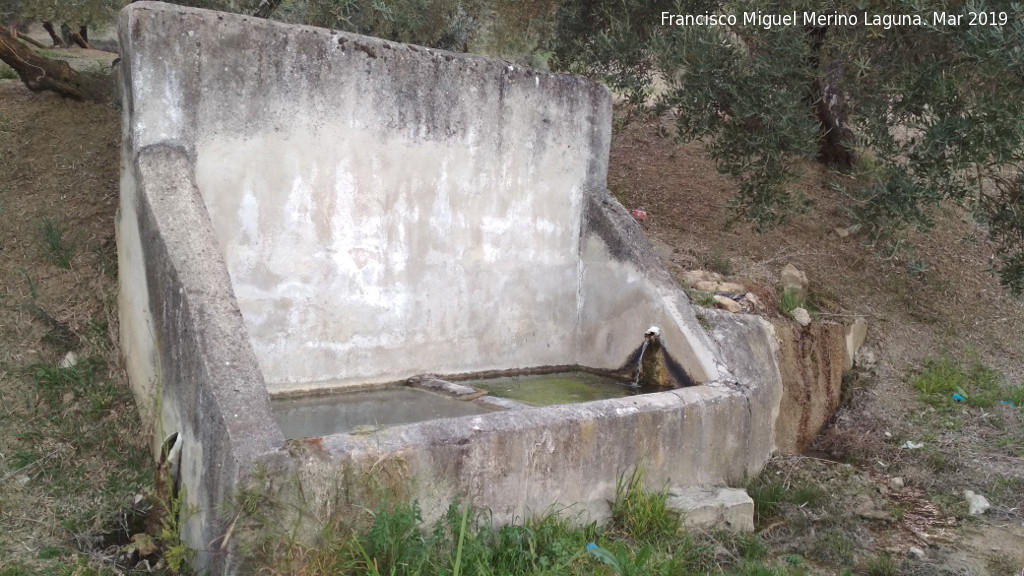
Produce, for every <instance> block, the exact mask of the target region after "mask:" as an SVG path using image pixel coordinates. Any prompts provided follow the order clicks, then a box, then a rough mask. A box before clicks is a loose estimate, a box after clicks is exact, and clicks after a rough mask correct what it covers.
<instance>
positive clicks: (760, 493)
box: [747, 478, 786, 522]
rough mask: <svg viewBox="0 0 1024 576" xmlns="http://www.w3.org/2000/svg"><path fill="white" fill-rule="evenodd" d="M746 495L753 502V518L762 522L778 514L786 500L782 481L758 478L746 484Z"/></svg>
mask: <svg viewBox="0 0 1024 576" xmlns="http://www.w3.org/2000/svg"><path fill="white" fill-rule="evenodd" d="M747 494H749V495H750V498H751V499H752V500H753V501H754V517H755V518H756V519H757V521H758V522H763V521H764V520H765V519H767V518H771V517H772V516H774V515H775V514H777V513H778V511H779V506H781V505H782V503H783V502H785V500H786V486H785V484H783V482H782V480H778V479H775V478H772V479H767V480H766V479H762V478H759V479H756V480H754V481H752V482H750V483H749V484H747Z"/></svg>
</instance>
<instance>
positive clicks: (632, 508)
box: [611, 467, 682, 544]
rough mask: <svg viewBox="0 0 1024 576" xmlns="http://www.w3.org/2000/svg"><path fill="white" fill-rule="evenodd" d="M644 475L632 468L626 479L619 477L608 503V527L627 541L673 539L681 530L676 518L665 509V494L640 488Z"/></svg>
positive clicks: (666, 504)
mask: <svg viewBox="0 0 1024 576" xmlns="http://www.w3.org/2000/svg"><path fill="white" fill-rule="evenodd" d="M643 479H644V471H643V469H642V468H639V467H638V468H634V469H633V471H632V473H630V475H629V478H626V476H625V473H623V474H620V475H619V479H618V482H617V483H616V485H615V501H614V502H612V503H611V512H612V524H613V525H614V526H615V528H616V529H618V530H621V531H622V532H623V533H624V534H625V535H626V536H628V537H629V539H630V540H632V541H633V542H636V543H640V544H655V543H661V542H665V541H667V540H670V539H672V538H675V537H676V536H677V535H678V534H679V531H680V528H681V527H682V519H681V518H680V517H679V514H678V513H676V512H675V511H674V510H672V509H671V508H669V507H668V493H667V492H664V491H662V492H648V491H646V490H644V488H643Z"/></svg>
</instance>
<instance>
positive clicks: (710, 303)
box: [686, 288, 715, 308]
mask: <svg viewBox="0 0 1024 576" xmlns="http://www.w3.org/2000/svg"><path fill="white" fill-rule="evenodd" d="M686 295H687V296H689V297H690V302H692V303H693V304H695V305H697V306H704V307H705V308H714V307H715V295H714V294H712V293H710V292H702V291H700V290H693V289H691V288H686Z"/></svg>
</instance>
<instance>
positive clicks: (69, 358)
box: [57, 352, 78, 369]
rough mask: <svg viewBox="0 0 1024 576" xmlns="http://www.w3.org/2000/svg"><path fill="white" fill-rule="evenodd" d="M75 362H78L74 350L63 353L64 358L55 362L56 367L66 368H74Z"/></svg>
mask: <svg viewBox="0 0 1024 576" xmlns="http://www.w3.org/2000/svg"><path fill="white" fill-rule="evenodd" d="M75 364H78V354H75V353H74V352H68V353H67V354H65V355H64V359H63V360H61V361H60V362H59V363H58V364H57V367H58V368H64V369H68V368H74V366H75Z"/></svg>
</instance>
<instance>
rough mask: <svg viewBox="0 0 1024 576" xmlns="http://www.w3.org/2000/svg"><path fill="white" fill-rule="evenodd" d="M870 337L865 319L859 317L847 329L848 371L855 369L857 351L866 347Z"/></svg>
mask: <svg viewBox="0 0 1024 576" xmlns="http://www.w3.org/2000/svg"><path fill="white" fill-rule="evenodd" d="M867 335H868V323H867V321H866V320H864V318H861V317H858V318H857V319H855V320H854V321H853V324H850V325H849V326H848V327H847V328H846V370H847V371H849V370H850V369H851V368H853V364H854V358H856V357H857V351H858V350H860V347H861V346H863V345H864V340H865V339H866V338H867Z"/></svg>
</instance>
